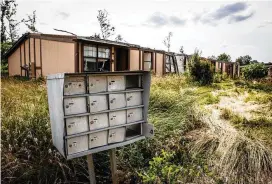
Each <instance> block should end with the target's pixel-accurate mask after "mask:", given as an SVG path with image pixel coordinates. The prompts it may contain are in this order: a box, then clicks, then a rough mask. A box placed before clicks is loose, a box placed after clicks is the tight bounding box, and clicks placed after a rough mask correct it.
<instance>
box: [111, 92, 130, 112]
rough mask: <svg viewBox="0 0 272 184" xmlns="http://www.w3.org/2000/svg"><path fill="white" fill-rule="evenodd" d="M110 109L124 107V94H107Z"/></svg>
mask: <svg viewBox="0 0 272 184" xmlns="http://www.w3.org/2000/svg"><path fill="white" fill-rule="evenodd" d="M109 102H110V103H109V104H110V109H118V108H123V107H126V98H125V94H109Z"/></svg>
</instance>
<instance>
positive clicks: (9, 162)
mask: <svg viewBox="0 0 272 184" xmlns="http://www.w3.org/2000/svg"><path fill="white" fill-rule="evenodd" d="M182 86H186V83H185V82H184V78H183V77H180V76H168V77H164V78H156V77H154V78H153V82H152V87H151V96H150V109H149V122H150V123H153V124H154V125H155V131H156V135H155V137H154V138H153V139H148V140H144V141H140V142H137V143H134V144H131V145H128V146H125V147H123V148H120V149H118V150H117V156H118V169H119V177H120V180H121V181H122V182H129V181H131V182H140V181H141V180H142V177H140V176H141V174H140V173H145V171H146V169H148V168H149V161H150V160H152V158H156V157H157V156H158V155H160V154H161V152H162V150H165V151H166V152H170V153H172V152H173V154H174V155H175V157H177V158H179V159H177V163H178V164H180V166H181V167H183V168H184V169H185V170H186V169H188V171H189V170H192V168H193V169H197V168H196V167H194V166H195V165H197V163H198V159H196V158H192V157H191V156H190V155H188V151H187V149H186V145H187V143H186V141H185V142H184V141H183V138H182V135H183V134H184V133H185V132H188V131H189V130H192V129H195V128H197V127H200V126H201V122H199V120H198V119H197V113H196V112H195V109H194V106H193V104H194V103H193V101H194V100H193V99H192V98H187V97H186V93H185V94H183V95H182V94H181V91H180V90H181V87H182ZM1 100H2V104H1V108H2V112H1V116H2V130H1V133H2V137H1V140H2V142H1V144H2V158H1V161H2V170H1V175H2V182H3V183H65V182H72V183H73V182H75V183H77V182H88V172H87V164H86V158H85V157H82V158H78V159H73V160H71V161H66V160H65V159H64V158H63V157H62V156H61V155H60V154H59V153H58V151H57V150H56V149H55V148H54V147H53V145H52V140H51V130H50V123H49V114H48V106H47V94H46V87H45V83H44V82H43V81H42V80H41V81H20V80H17V79H9V78H7V79H2V96H1ZM94 159H95V163H96V164H95V166H96V174H97V181H98V182H99V183H109V181H110V179H109V176H110V171H109V162H108V159H109V158H108V155H107V152H102V153H99V154H95V155H94ZM202 163H204V161H203V162H202ZM194 177H195V176H194V174H193V173H192V174H191V175H190V176H189V175H188V177H184V178H183V181H187V180H190V181H191V180H193V179H194ZM160 179H161V181H163V180H164V179H166V178H164V177H161V178H160Z"/></svg>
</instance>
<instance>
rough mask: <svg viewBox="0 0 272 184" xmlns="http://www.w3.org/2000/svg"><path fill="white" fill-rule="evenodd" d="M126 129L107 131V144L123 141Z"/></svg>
mask: <svg viewBox="0 0 272 184" xmlns="http://www.w3.org/2000/svg"><path fill="white" fill-rule="evenodd" d="M125 133H126V128H125V127H121V128H115V129H111V130H109V136H108V143H109V144H110V143H115V142H122V141H124V140H125Z"/></svg>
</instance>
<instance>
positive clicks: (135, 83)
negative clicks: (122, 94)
mask: <svg viewBox="0 0 272 184" xmlns="http://www.w3.org/2000/svg"><path fill="white" fill-rule="evenodd" d="M140 79H141V76H139V75H127V76H126V89H133V88H141V87H142V85H141V80H140Z"/></svg>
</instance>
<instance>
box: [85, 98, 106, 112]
mask: <svg viewBox="0 0 272 184" xmlns="http://www.w3.org/2000/svg"><path fill="white" fill-rule="evenodd" d="M89 106H90V112H99V111H104V110H108V101H107V95H95V96H89Z"/></svg>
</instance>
